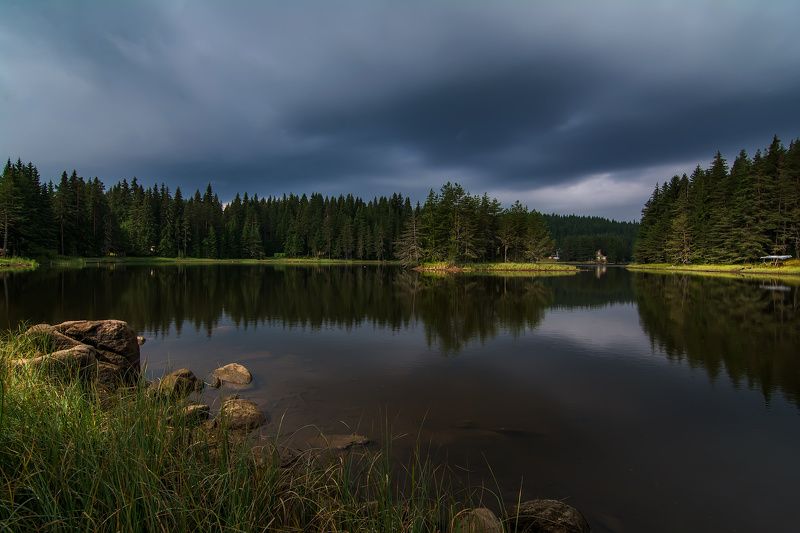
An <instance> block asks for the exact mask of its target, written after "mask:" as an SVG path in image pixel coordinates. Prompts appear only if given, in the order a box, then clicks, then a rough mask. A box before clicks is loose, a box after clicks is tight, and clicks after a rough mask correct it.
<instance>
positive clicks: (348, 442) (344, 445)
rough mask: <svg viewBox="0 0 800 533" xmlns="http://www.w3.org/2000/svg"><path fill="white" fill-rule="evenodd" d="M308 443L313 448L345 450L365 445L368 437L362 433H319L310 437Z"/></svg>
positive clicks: (367, 442)
mask: <svg viewBox="0 0 800 533" xmlns="http://www.w3.org/2000/svg"><path fill="white" fill-rule="evenodd" d="M310 444H311V445H312V446H313V447H314V448H322V449H328V450H347V449H348V448H352V447H353V446H366V445H367V444H369V439H368V438H367V437H365V436H364V435H356V434H355V433H353V434H350V435H320V436H318V437H315V438H313V439H311V442H310Z"/></svg>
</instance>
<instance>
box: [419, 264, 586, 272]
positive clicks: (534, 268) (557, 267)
mask: <svg viewBox="0 0 800 533" xmlns="http://www.w3.org/2000/svg"><path fill="white" fill-rule="evenodd" d="M412 270H414V271H416V272H439V273H447V274H461V273H493V272H497V273H502V272H520V273H523V272H532V273H533V272H535V273H541V272H553V273H565V272H567V273H575V272H578V271H579V270H580V269H579V268H578V267H577V266H575V265H567V264H563V263H510V262H509V263H472V264H465V265H456V264H453V263H447V262H439V263H423V264H421V265H419V266H416V267H414V268H412Z"/></svg>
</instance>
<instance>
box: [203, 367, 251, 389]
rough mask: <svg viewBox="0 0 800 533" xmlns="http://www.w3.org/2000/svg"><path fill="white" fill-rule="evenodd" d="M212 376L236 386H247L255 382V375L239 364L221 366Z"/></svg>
mask: <svg viewBox="0 0 800 533" xmlns="http://www.w3.org/2000/svg"><path fill="white" fill-rule="evenodd" d="M212 376H213V377H215V378H219V379H220V380H222V381H227V382H228V383H233V384H236V385H247V384H248V383H250V382H251V381H253V375H252V374H251V373H250V371H249V370H247V368H245V367H244V365H240V364H239V363H229V364H227V365H225V366H221V367H219V368H218V369H216V370H214V372H213V373H212Z"/></svg>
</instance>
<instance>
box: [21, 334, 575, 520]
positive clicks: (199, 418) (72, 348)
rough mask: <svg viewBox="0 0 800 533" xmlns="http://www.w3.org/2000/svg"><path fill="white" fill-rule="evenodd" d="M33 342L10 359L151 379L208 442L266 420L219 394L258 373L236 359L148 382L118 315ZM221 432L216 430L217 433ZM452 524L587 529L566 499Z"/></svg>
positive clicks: (96, 380)
mask: <svg viewBox="0 0 800 533" xmlns="http://www.w3.org/2000/svg"><path fill="white" fill-rule="evenodd" d="M21 338H22V339H23V340H24V341H25V342H26V343H28V345H30V346H33V347H34V349H33V350H32V351H31V354H32V355H31V356H29V357H21V358H17V359H12V360H11V365H10V366H11V369H12V371H13V370H14V369H21V368H36V369H38V370H41V371H42V372H43V373H44V375H47V376H52V377H53V378H56V379H62V380H63V379H65V378H66V379H79V380H81V381H84V382H86V383H88V384H90V385H91V390H93V391H96V393H97V395H98V398H99V400H100V401H101V403H102V402H109V401H114V399H115V398H118V397H120V396H121V395H119V394H117V393H118V392H120V391H122V390H126V389H130V388H135V387H146V389H145V391H146V394H147V395H148V396H150V397H151V398H153V400H155V401H159V402H165V405H171V406H172V407H173V408H175V407H176V406H177V408H179V411H178V412H176V414H175V415H174V418H175V423H181V424H190V425H192V426H193V427H195V429H196V431H200V432H206V436H205V437H204V438H203V439H204V442H214V438H209V437H208V435H211V434H212V433H214V432H216V435H219V434H220V430H221V431H222V434H223V435H225V440H226V441H227V439H229V438H231V439H234V440H237V441H239V442H243V441H245V440H247V438H248V436H249V435H250V434H251V433H252V432H253V431H254V430H256V429H257V428H259V427H261V426H264V425H265V424H268V423H269V416H268V415H267V414H265V413H264V412H262V410H261V409H260V408H259V406H258V405H257V404H256V403H255V402H253V401H251V400H248V399H245V398H240V397H239V396H238V395H236V394H234V395H230V396H222V389H223V385H225V384H226V383H228V384H233V385H234V386H235V385H246V384H248V383H250V382H251V381H252V380H253V376H252V374H251V372H250V371H249V370H248V369H247V368H246V367H245V366H243V365H241V364H239V363H235V362H232V363H229V364H226V365H224V366H222V367H220V368H217V369H216V370H214V371H213V372H212V373H211V375H210V376H208V381H204V380H203V379H201V378H199V377H198V376H196V375H195V374H194V373H193V372H192V371H191V370H190V369H187V368H181V369H178V370H175V371H172V372H170V373H168V374H165V375H164V376H162V377H161V378H159V379H157V380H155V381H153V382H150V383H148V382H145V381H144V380H143V379H142V376H141V375H140V374H141V352H140V350H141V349H140V346H141V345H142V344H144V341H145V340H144V338H143V337H141V336H139V335H137V333H136V332H135V331H134V330H133V329H132V328H131V327H130V326H129V325H128V324H127V323H125V322H123V321H119V320H78V321H70V322H63V323H61V324H55V325H50V324H38V325H35V326H33V327H31V328H29V329H27V330H26V331H24V332H23V333H22V334H21ZM206 385H209V386H210V387H212V388H213V389H215V390H217V392H216V394H219V395H220V397H219V400H218V401H214V402H210V403H212V404H213V405H216V404H219V408H218V409H217V412H216V413H214V412H212V408H211V405H209V404H208V403H203V402H202V401H201V400H202V399H203V396H202V395H201V394H200V393H201V392H202V391H203V390H204V388H205V387H206ZM216 438H218V437H216ZM248 442H249V444H248V445H249V446H251V449H252V453H253V457H254V458H256V459H257V460H263V458H264V457H265V456H267V457H272V458H274V457H278V462H279V465H280V467H282V468H289V467H291V465H292V464H293V463H294V462H296V461H297V459H298V458H301V457H306V458H310V459H309V460H311V461H314V460H317V459H318V458H322V457H328V458H330V456H331V454H333V456H337V454H345V453H349V451H351V450H353V449H354V448H359V447H365V446H367V445H368V444H370V440H369V439H368V438H367V437H365V436H363V435H355V434H351V435H333V434H328V435H325V434H320V435H318V436H317V437H316V438H314V439H312V440H311V441H310V442H309V447H308V449H303V450H300V449H292V448H286V447H283V446H278V445H276V444H274V443H265V442H263V441H258V440H253V439H251V440H250V441H248ZM449 530H450V531H459V532H473V533H477V532H486V533H495V532H502V531H525V532H542V533H584V532H588V531H590V528H589V524H588V522H587V521H586V519H585V518H584V517H583V515H581V513H580V512H579V511H577V510H576V509H574V508H573V507H571V506H569V505H567V504H565V503H564V502H561V501H558V500H552V499H538V500H529V501H525V502H522V503H520V504H518V505H509V506H506V507H505V513H501V516H500V517H498V516H497V514H495V512H494V511H492V510H490V509H488V508H485V507H477V508H467V509H463V510H462V511H460V512H458V513H457V514H455V515H454V516H453V517H452V519H451V520H450V525H449Z"/></svg>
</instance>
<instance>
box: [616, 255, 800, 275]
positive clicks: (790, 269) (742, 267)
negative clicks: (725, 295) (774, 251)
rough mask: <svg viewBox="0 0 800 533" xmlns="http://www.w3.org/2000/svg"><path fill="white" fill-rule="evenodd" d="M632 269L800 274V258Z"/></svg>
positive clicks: (667, 265)
mask: <svg viewBox="0 0 800 533" xmlns="http://www.w3.org/2000/svg"><path fill="white" fill-rule="evenodd" d="M627 268H628V269H630V270H653V271H656V270H657V271H665V272H703V273H720V274H742V275H756V274H757V275H768V276H775V275H779V276H783V275H800V260H797V259H793V260H790V261H786V262H785V263H784V264H782V265H779V266H772V265H769V264H766V265H765V264H762V263H745V264H699V265H671V264H667V263H652V264H651V263H646V264H639V263H633V264H630V265H628V266H627Z"/></svg>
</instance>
